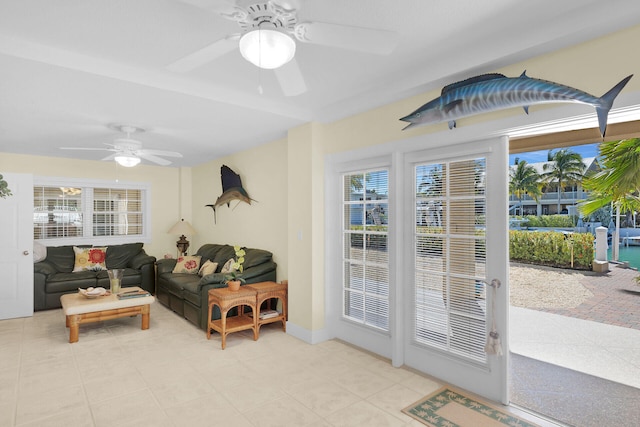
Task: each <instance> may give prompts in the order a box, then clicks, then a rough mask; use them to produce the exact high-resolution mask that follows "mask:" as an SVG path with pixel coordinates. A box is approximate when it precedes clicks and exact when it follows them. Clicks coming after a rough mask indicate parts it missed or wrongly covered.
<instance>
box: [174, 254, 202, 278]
mask: <svg viewBox="0 0 640 427" xmlns="http://www.w3.org/2000/svg"><path fill="white" fill-rule="evenodd" d="M200 258H202V257H201V256H199V255H191V256H181V257H179V258H178V260H177V261H176V266H175V267H174V268H173V272H174V273H187V274H198V268H199V267H200Z"/></svg>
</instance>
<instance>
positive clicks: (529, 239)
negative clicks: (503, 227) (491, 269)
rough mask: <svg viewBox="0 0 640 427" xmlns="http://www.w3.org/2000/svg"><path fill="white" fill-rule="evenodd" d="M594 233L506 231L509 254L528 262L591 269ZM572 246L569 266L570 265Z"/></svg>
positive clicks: (512, 258) (512, 259) (513, 259)
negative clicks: (507, 232)
mask: <svg viewBox="0 0 640 427" xmlns="http://www.w3.org/2000/svg"><path fill="white" fill-rule="evenodd" d="M593 241H594V236H593V235H592V234H589V233H573V234H564V233H560V232H556V231H544V232H531V231H520V230H510V231H509V258H510V259H511V261H518V262H523V263H529V264H538V265H548V266H552V267H560V268H573V269H576V270H591V265H592V263H593V256H594V248H593ZM572 250H573V266H572V265H571V264H572V263H571V258H572Z"/></svg>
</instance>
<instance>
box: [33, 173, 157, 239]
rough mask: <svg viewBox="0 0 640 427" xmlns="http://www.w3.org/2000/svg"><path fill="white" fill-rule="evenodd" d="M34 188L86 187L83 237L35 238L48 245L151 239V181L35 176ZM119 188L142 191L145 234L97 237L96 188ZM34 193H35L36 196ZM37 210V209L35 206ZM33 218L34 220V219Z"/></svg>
mask: <svg viewBox="0 0 640 427" xmlns="http://www.w3.org/2000/svg"><path fill="white" fill-rule="evenodd" d="M33 187H34V191H35V188H36V187H74V188H82V190H83V191H82V196H81V197H82V216H83V218H82V222H83V225H82V233H83V235H82V236H70V237H55V238H49V239H47V238H45V239H35V238H34V241H36V242H39V243H42V244H43V245H46V246H61V245H69V244H74V245H95V244H101V245H103V244H113V245H117V244H123V243H136V242H142V243H149V242H150V241H151V224H152V222H151V184H150V183H148V182H134V181H118V182H114V181H112V180H101V179H86V178H65V177H48V176H34V178H33ZM96 188H101V189H105V188H106V189H115V190H139V191H140V192H141V197H140V202H141V204H142V209H141V212H142V233H141V234H132V235H117V236H94V235H93V229H94V224H93V201H94V196H93V190H94V189H96ZM33 197H34V195H32V198H33ZM34 212H35V208H34ZM32 221H33V220H32Z"/></svg>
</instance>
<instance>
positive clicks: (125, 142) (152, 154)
mask: <svg viewBox="0 0 640 427" xmlns="http://www.w3.org/2000/svg"><path fill="white" fill-rule="evenodd" d="M108 127H109V128H110V129H114V130H117V131H119V132H123V133H125V134H126V137H125V138H116V139H115V140H114V141H113V143H112V144H105V145H107V146H109V148H89V147H60V149H61V150H91V151H112V152H113V154H110V155H108V156H107V157H105V158H103V159H102V160H115V161H116V162H117V163H118V164H119V165H121V166H125V167H133V166H136V165H137V164H139V163H140V161H141V160H142V159H145V160H148V161H150V162H152V163H156V164H158V165H161V166H167V165H170V164H171V162H170V161H169V160H167V159H163V158H162V157H159V156H163V157H182V154H180V153H177V152H175V151H163V150H147V149H143V148H142V143H141V142H140V141H137V140H135V139H132V138H131V134H132V133H141V132H144V129H142V128H139V127H135V126H128V125H117V124H113V125H109V126H108Z"/></svg>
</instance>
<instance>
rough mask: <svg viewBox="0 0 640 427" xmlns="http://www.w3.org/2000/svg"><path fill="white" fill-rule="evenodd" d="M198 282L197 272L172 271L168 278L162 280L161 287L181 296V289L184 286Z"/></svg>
mask: <svg viewBox="0 0 640 427" xmlns="http://www.w3.org/2000/svg"><path fill="white" fill-rule="evenodd" d="M199 282H200V276H198V275H197V274H185V273H174V274H171V278H170V279H169V280H164V279H163V280H162V282H161V287H162V288H164V289H166V290H167V291H168V292H170V293H172V294H174V295H176V296H179V297H180V298H183V295H182V290H183V289H184V287H185V286H187V287H188V286H189V284H190V283H195V284H198V283H199Z"/></svg>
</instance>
